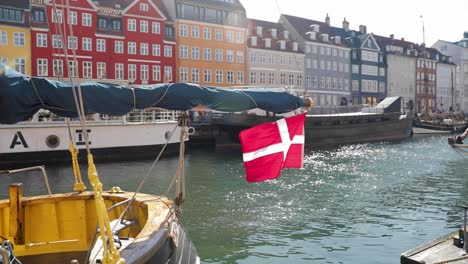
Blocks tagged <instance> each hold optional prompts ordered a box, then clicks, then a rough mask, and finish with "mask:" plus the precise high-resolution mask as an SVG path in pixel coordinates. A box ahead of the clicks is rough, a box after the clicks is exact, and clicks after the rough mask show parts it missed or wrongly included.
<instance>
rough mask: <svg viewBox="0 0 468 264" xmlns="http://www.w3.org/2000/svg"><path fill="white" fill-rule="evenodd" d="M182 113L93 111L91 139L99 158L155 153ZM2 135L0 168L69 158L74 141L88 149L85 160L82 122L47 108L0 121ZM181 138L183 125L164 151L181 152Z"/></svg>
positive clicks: (89, 126) (82, 156) (81, 154)
mask: <svg viewBox="0 0 468 264" xmlns="http://www.w3.org/2000/svg"><path fill="white" fill-rule="evenodd" d="M179 114H180V112H178V111H165V110H163V109H147V110H143V111H134V112H130V113H129V114H127V115H125V116H122V117H112V116H111V117H109V116H107V115H106V116H101V115H99V114H95V115H92V116H89V117H88V118H87V130H88V136H89V140H88V143H89V144H90V145H92V147H93V152H94V158H95V160H96V161H110V160H123V159H126V160H128V159H141V158H153V157H154V155H155V153H158V152H159V151H160V150H161V148H162V147H163V146H164V145H165V143H166V138H167V135H168V134H170V133H171V132H172V130H173V129H174V127H177V126H176V124H177V122H178V121H177V119H178V116H179ZM128 135H132V136H131V137H129V136H128ZM70 137H71V138H70ZM0 138H2V140H0V168H2V167H5V166H8V167H7V168H12V166H14V165H16V164H17V165H18V166H20V165H24V164H28V165H42V164H45V165H50V164H55V163H64V162H69V160H70V159H69V142H70V141H74V142H75V145H76V147H77V148H78V149H81V150H83V151H81V152H79V153H78V159H79V160H81V161H82V160H86V155H85V151H84V150H85V142H84V136H83V131H82V129H81V125H80V122H79V121H78V120H71V121H69V122H67V121H66V120H65V119H64V118H61V117H58V116H55V115H53V114H50V113H48V112H46V113H41V114H39V113H36V114H35V115H34V117H33V118H32V119H31V120H28V121H23V122H18V123H16V124H10V125H0ZM179 138H180V128H178V127H177V128H176V130H175V131H174V136H173V137H171V138H170V140H169V142H168V144H167V146H166V149H165V151H164V155H165V156H173V155H177V153H178V150H179V147H178V146H179Z"/></svg>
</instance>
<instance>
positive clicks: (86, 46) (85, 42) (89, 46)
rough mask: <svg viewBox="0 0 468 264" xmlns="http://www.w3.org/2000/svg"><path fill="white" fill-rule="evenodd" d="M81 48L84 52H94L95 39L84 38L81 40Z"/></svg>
mask: <svg viewBox="0 0 468 264" xmlns="http://www.w3.org/2000/svg"><path fill="white" fill-rule="evenodd" d="M81 48H82V49H83V50H87V51H92V50H93V39H92V38H82V39H81Z"/></svg>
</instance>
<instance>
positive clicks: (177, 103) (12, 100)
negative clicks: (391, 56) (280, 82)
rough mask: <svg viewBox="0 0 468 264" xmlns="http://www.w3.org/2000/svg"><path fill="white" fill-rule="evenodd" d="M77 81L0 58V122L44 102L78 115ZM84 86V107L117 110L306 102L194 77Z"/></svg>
mask: <svg viewBox="0 0 468 264" xmlns="http://www.w3.org/2000/svg"><path fill="white" fill-rule="evenodd" d="M76 87H77V85H73V84H71V83H67V82H61V81H54V80H49V79H47V78H40V77H29V76H26V75H23V74H21V73H19V72H16V71H14V70H13V69H11V68H9V67H7V66H5V65H3V64H1V63H0V123H4V124H13V123H16V122H19V121H24V120H28V119H29V118H31V117H32V116H33V115H34V114H35V113H36V112H37V111H39V109H41V108H42V109H46V110H49V111H51V112H52V113H54V114H56V115H59V116H63V117H77V116H78V114H77V112H76V106H75V99H74V97H73V89H75V91H77V88H76ZM80 87H81V92H82V97H83V102H84V111H85V113H87V114H91V113H100V114H107V115H113V116H121V115H125V114H126V113H128V112H130V111H132V110H133V109H144V108H148V107H160V108H164V109H168V110H189V109H192V108H194V107H196V106H200V105H201V106H205V107H207V108H209V109H212V110H218V111H224V112H238V111H245V110H249V109H254V108H260V109H263V110H266V111H270V112H274V113H285V112H289V111H293V110H296V109H298V108H300V107H303V106H304V104H305V101H304V100H303V99H302V98H300V97H297V96H294V95H291V94H289V93H287V92H275V91H268V90H249V89H229V88H228V89H223V88H215V87H207V86H200V85H197V84H190V83H175V84H156V85H148V86H145V87H139V88H128V87H124V86H120V85H116V84H111V83H103V82H83V83H81V84H80Z"/></svg>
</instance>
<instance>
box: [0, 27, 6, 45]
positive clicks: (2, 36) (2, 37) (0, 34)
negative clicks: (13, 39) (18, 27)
mask: <svg viewBox="0 0 468 264" xmlns="http://www.w3.org/2000/svg"><path fill="white" fill-rule="evenodd" d="M0 45H8V32H6V31H5V30H0Z"/></svg>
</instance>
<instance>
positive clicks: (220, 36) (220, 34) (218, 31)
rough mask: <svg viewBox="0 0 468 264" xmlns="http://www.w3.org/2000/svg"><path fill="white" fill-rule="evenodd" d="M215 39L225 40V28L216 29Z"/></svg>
mask: <svg viewBox="0 0 468 264" xmlns="http://www.w3.org/2000/svg"><path fill="white" fill-rule="evenodd" d="M215 40H217V41H222V40H223V30H222V29H216V30H215Z"/></svg>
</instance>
